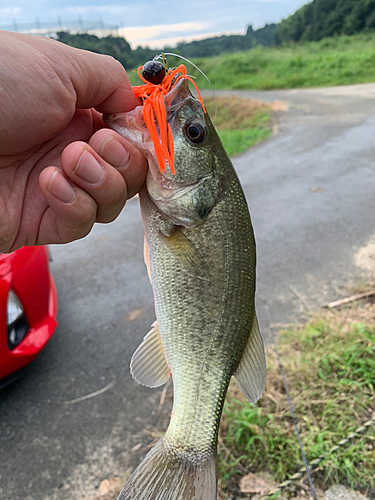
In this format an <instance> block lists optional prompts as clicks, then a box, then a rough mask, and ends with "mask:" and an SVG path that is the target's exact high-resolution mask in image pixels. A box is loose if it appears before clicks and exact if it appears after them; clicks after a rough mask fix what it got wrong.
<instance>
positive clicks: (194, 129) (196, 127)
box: [186, 122, 206, 144]
mask: <svg viewBox="0 0 375 500" xmlns="http://www.w3.org/2000/svg"><path fill="white" fill-rule="evenodd" d="M186 135H187V138H188V139H189V140H190V141H191V142H193V143H194V144H201V143H202V142H203V141H204V140H205V138H206V129H205V127H204V126H203V125H202V124H201V123H198V122H196V123H194V122H193V123H190V125H188V126H187V127H186Z"/></svg>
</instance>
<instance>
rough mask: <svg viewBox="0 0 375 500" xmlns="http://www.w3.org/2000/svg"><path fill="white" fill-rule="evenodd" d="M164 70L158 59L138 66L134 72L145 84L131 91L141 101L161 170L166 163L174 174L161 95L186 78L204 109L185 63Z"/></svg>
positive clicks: (163, 102)
mask: <svg viewBox="0 0 375 500" xmlns="http://www.w3.org/2000/svg"><path fill="white" fill-rule="evenodd" d="M166 69H167V68H164V67H163V65H162V64H161V63H160V62H158V61H149V62H147V63H146V64H145V65H144V66H140V67H139V68H138V70H137V73H138V76H139V78H140V79H141V80H142V81H143V82H144V85H138V86H134V87H133V91H134V94H135V95H136V97H138V98H139V99H140V100H141V101H142V103H143V116H144V119H145V123H146V126H147V128H148V130H149V132H150V136H151V139H152V142H153V145H154V148H155V153H156V157H157V160H158V164H159V169H160V172H161V173H164V172H165V171H166V169H167V163H168V166H169V168H170V170H171V173H172V174H173V175H175V174H176V172H175V169H174V146H173V135H172V131H171V128H170V126H169V123H168V121H167V112H166V106H165V99H164V97H165V95H166V94H168V92H169V91H170V89H171V88H172V86H173V85H175V84H176V83H177V82H178V81H179V80H181V79H182V78H185V79H186V80H189V81H190V82H191V83H192V84H193V85H194V87H195V90H196V91H197V94H198V97H199V100H200V103H201V105H202V108H203V111H204V112H206V109H205V107H204V104H203V100H202V97H201V94H200V92H199V90H198V87H197V84H196V83H195V82H194V80H193V79H192V78H191V77H190V76H188V75H187V73H186V66H185V65H184V64H180V65H179V66H177V68H174V69H169V70H167V71H166ZM158 129H159V133H158Z"/></svg>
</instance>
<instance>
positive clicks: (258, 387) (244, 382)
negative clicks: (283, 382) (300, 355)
mask: <svg viewBox="0 0 375 500" xmlns="http://www.w3.org/2000/svg"><path fill="white" fill-rule="evenodd" d="M234 376H235V378H236V381H237V384H238V387H239V388H240V389H241V391H242V392H243V393H244V395H245V396H246V398H247V399H248V400H249V401H251V402H252V403H256V402H257V401H258V399H259V398H260V397H261V395H262V394H263V391H264V388H265V386H266V357H265V354H264V343H263V339H262V336H261V334H260V332H259V326H258V319H257V317H256V315H254V320H253V326H252V328H251V332H250V335H249V339H248V341H247V343H246V346H245V349H244V351H243V354H242V358H241V361H240V364H239V365H238V367H237V370H236V371H235V372H234Z"/></svg>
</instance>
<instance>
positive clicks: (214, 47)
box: [165, 24, 276, 59]
mask: <svg viewBox="0 0 375 500" xmlns="http://www.w3.org/2000/svg"><path fill="white" fill-rule="evenodd" d="M275 32H276V24H266V25H265V26H264V27H263V28H259V29H257V30H253V27H252V26H251V25H250V26H248V28H247V31H246V34H245V35H222V36H215V37H211V38H206V39H204V40H195V41H193V42H189V43H186V42H181V43H179V44H178V45H177V47H176V48H174V49H165V51H166V52H174V53H175V54H176V53H177V54H180V55H181V56H184V57H187V58H188V59H191V58H193V57H212V56H217V55H220V54H223V53H225V52H236V51H241V50H249V49H251V48H253V47H256V46H257V45H261V46H264V47H269V46H271V45H274V44H275Z"/></svg>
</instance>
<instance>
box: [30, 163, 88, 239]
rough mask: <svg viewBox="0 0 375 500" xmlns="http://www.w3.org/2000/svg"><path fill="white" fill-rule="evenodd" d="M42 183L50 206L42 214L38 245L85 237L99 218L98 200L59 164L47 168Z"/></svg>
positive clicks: (40, 181) (43, 172) (42, 176)
mask: <svg viewBox="0 0 375 500" xmlns="http://www.w3.org/2000/svg"><path fill="white" fill-rule="evenodd" d="M39 186H40V189H41V190H42V193H43V194H44V196H45V198H46V200H47V202H48V204H49V206H48V208H47V209H46V211H45V212H44V214H43V217H42V220H41V223H40V226H39V234H38V240H37V244H39V245H46V244H49V243H68V242H70V241H74V240H77V239H79V238H83V237H84V236H86V235H87V234H88V233H89V232H90V231H91V228H92V226H93V224H94V222H95V220H96V213H97V205H96V202H95V201H94V200H93V198H91V196H90V195H89V194H87V193H86V192H85V191H84V190H82V189H81V188H79V187H78V186H74V185H73V184H72V183H71V182H69V180H68V179H67V178H66V177H65V175H64V174H63V173H62V171H61V170H60V169H58V168H57V167H47V168H45V169H44V170H42V172H41V174H40V176H39Z"/></svg>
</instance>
